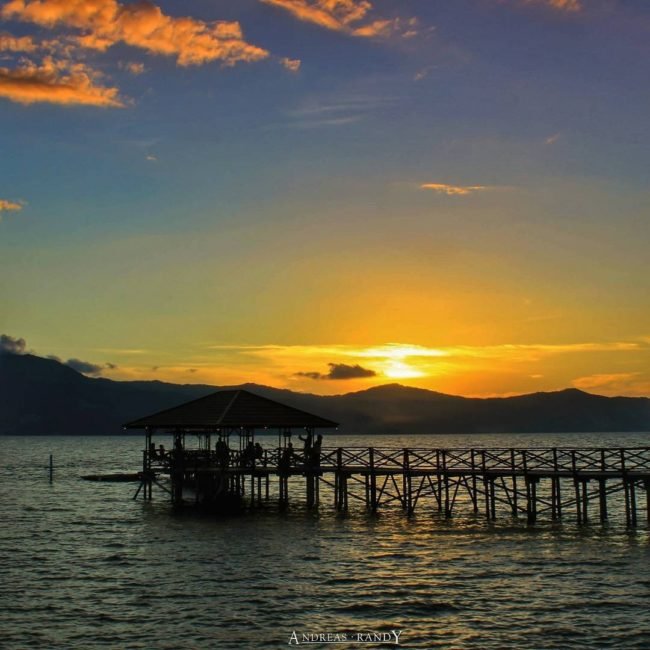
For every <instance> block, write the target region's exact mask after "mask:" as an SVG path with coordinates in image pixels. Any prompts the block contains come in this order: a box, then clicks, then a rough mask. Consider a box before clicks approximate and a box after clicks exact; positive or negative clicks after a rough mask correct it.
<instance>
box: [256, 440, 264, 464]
mask: <svg viewBox="0 0 650 650" xmlns="http://www.w3.org/2000/svg"><path fill="white" fill-rule="evenodd" d="M254 458H255V460H262V458H264V449H262V445H260V443H259V442H256V443H255V452H254Z"/></svg>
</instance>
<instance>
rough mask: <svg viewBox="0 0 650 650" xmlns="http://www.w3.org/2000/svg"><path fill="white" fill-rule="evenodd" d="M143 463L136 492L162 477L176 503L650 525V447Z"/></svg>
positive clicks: (211, 456)
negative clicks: (293, 503)
mask: <svg viewBox="0 0 650 650" xmlns="http://www.w3.org/2000/svg"><path fill="white" fill-rule="evenodd" d="M144 463H145V465H146V470H145V471H144V472H143V474H142V476H143V481H142V484H141V486H140V489H139V490H138V494H140V493H143V495H144V497H145V498H146V499H151V498H152V486H153V485H154V484H157V485H159V486H160V487H161V488H162V489H164V490H165V491H166V492H167V493H168V494H169V495H170V498H171V501H172V503H174V504H176V505H180V504H182V503H188V502H192V503H196V504H210V503H214V502H218V501H219V500H220V499H221V498H222V497H224V496H225V495H230V496H232V495H238V496H240V497H241V498H242V500H243V503H245V505H246V506H247V507H250V508H256V507H260V506H263V505H264V504H268V503H269V502H272V501H273V502H275V503H277V504H279V505H280V506H287V505H288V504H289V500H290V498H293V499H295V500H297V501H300V502H302V503H303V504H304V505H305V506H307V507H310V508H313V507H319V506H320V507H323V505H324V504H327V506H328V507H333V508H335V509H336V510H337V511H339V512H346V511H348V510H349V509H350V504H351V503H352V502H356V503H358V504H361V505H362V507H363V508H365V509H366V510H367V511H369V512H373V513H375V512H378V511H380V510H382V509H384V508H389V507H397V508H401V509H402V510H403V511H404V512H405V514H406V515H413V514H415V513H416V511H417V512H427V511H428V512H438V513H441V515H442V516H443V517H446V518H451V517H453V516H454V514H455V513H457V512H458V511H459V510H465V511H470V512H474V513H479V514H482V515H483V516H484V517H485V518H486V519H488V520H490V521H493V520H496V519H497V517H498V516H499V517H504V516H510V517H524V518H525V519H526V520H527V521H528V522H529V523H531V524H532V523H535V522H536V521H537V520H538V519H542V518H544V519H548V520H553V521H557V520H560V519H567V518H573V519H574V520H575V521H577V522H578V523H580V524H585V523H588V522H591V521H600V522H606V521H608V520H609V518H610V516H611V515H612V514H617V515H618V514H620V515H621V516H622V515H624V518H625V523H626V525H627V526H629V527H635V526H637V525H639V523H643V524H650V447H638V448H587V449H567V448H560V447H553V448H529V449H521V448H489V449H483V448H472V449H466V448H463V449H425V448H411V449H389V448H383V447H370V448H350V447H337V448H323V449H322V450H321V452H320V455H319V457H318V458H315V457H313V456H311V457H310V458H308V459H307V462H305V461H304V458H302V457H301V454H300V453H295V455H294V456H293V457H292V458H291V459H290V462H289V463H287V454H286V448H280V447H279V448H273V449H266V450H264V452H263V455H262V457H261V458H257V459H249V458H247V457H245V455H244V454H243V452H240V451H237V450H232V451H230V452H229V457H228V461H227V463H226V464H225V465H224V463H223V458H218V457H217V453H216V451H211V450H209V449H177V450H174V451H171V452H169V453H168V454H167V455H166V456H165V457H163V458H160V457H159V455H158V454H157V453H156V454H154V455H153V456H151V457H150V454H149V451H148V450H145V451H144ZM290 488H291V489H290ZM138 494H136V497H137V496H138ZM290 495H292V497H290Z"/></svg>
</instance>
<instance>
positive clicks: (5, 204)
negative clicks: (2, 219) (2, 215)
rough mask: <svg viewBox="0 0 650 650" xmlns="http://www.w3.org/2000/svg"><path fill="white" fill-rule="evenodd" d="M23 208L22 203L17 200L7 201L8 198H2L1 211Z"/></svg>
mask: <svg viewBox="0 0 650 650" xmlns="http://www.w3.org/2000/svg"><path fill="white" fill-rule="evenodd" d="M22 209H23V204H22V203H17V202H16V201H7V200H6V199H0V212H2V211H3V210H7V211H8V212H9V211H11V212H15V211H18V210H22Z"/></svg>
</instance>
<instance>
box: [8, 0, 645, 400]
mask: <svg viewBox="0 0 650 650" xmlns="http://www.w3.org/2000/svg"><path fill="white" fill-rule="evenodd" d="M215 21H223V22H219V23H216V22H215ZM649 35H650V8H649V7H648V6H647V4H646V3H643V2H641V1H640V0H638V1H636V0H627V1H626V0H457V1H455V2H442V1H440V2H437V1H434V0H427V1H424V0H402V1H399V2H397V1H396V0H392V1H388V0H386V1H385V2H379V1H375V2H372V3H370V2H363V1H355V0H267V1H266V2H265V1H263V0H244V1H238V2H225V1H216V0H210V1H208V0H201V1H190V2H183V3H178V2H159V3H157V4H150V3H140V4H138V5H136V4H135V3H129V2H123V3H117V2H115V0H92V1H88V2H74V1H72V2H62V0H41V1H40V2H36V0H9V1H6V2H0V120H2V124H3V127H4V128H3V129H2V130H1V131H0V150H1V151H2V152H3V155H2V157H1V158H0V217H1V218H2V221H1V222H0V255H1V256H2V260H3V261H2V277H3V280H4V281H3V282H2V283H1V284H0V292H1V294H0V295H1V297H2V303H3V308H2V311H1V312H0V331H3V332H5V333H6V334H8V335H10V336H12V337H22V338H25V339H26V340H27V343H28V346H29V348H30V349H33V350H35V351H36V352H38V353H42V354H55V355H58V356H60V357H61V358H64V359H65V358H78V359H84V360H86V359H87V360H89V361H91V362H93V363H94V364H97V367H98V368H100V367H101V368H102V372H103V374H105V375H106V376H110V377H112V378H116V379H129V378H162V379H167V380H173V381H206V382H208V381H209V382H211V383H226V382H233V383H236V382H237V381H247V380H257V381H263V382H265V383H272V384H274V385H282V386H288V387H291V388H295V389H299V390H310V391H314V392H342V391H347V390H350V389H356V388H363V387H366V386H369V385H373V384H374V383H382V382H384V381H387V380H393V379H398V380H400V381H403V382H406V383H409V382H410V383H413V384H414V385H421V386H426V387H430V388H435V389H437V390H446V391H449V392H457V393H463V394H480V395H482V394H510V393H516V392H525V391H528V390H536V389H540V390H552V389H557V388H562V387H564V386H566V385H575V386H578V387H584V388H586V389H590V390H594V391H595V392H604V393H607V394H614V393H625V394H647V393H648V392H649V390H650V378H649V377H648V374H647V371H646V370H645V368H646V367H647V361H648V356H649V355H648V346H649V342H650V338H649V337H650V331H649V329H648V316H649V313H648V312H649V309H648V300H647V295H648V289H649V288H650V287H649V286H648V285H649V284H650V283H649V281H648V279H647V278H648V273H647V260H646V257H647V252H646V251H647V244H648V199H649V193H648V169H650V165H649V164H648V163H649V162H650V161H649V160H648V151H650V147H649V145H650V141H649V140H650V129H649V128H648V118H647V114H648V106H649V105H650V102H649V100H650V90H649V87H648V84H647V79H648V73H649V72H650V62H649V57H648V54H649V49H650V38H648V36H649ZM251 346H253V347H254V350H255V352H254V353H252V352H251ZM391 346H392V347H391ZM549 346H555V347H554V348H553V351H549V350H550V349H551V348H549ZM576 346H578V347H576ZM470 349H471V350H472V351H473V352H472V354H467V350H470ZM368 350H372V351H374V352H375V353H376V354H375V356H368V353H367V352H368ZM396 350H399V351H400V352H396ZM522 350H523V351H524V352H522ZM532 350H535V351H536V352H535V353H533V352H531V351H532ZM278 351H279V352H278ZM405 351H406V352H405ZM439 353H441V354H439ZM520 353H521V354H520ZM443 357H444V359H446V360H447V363H442V362H441V361H440V360H441V359H442V358H443ZM468 358H470V359H472V361H471V362H469V361H467V359H468ZM359 359H361V360H365V363H366V366H365V368H366V369H371V370H373V371H374V372H375V375H372V376H369V375H368V373H365V374H362V375H360V376H359V377H357V378H355V377H351V378H349V379H348V380H345V381H344V380H341V381H319V380H317V379H313V378H311V379H310V378H309V377H306V376H305V375H304V373H309V372H311V373H320V374H321V375H325V374H326V372H327V368H328V367H329V366H328V364H351V365H354V364H353V363H352V361H351V360H354V361H355V363H356V361H358V360H359ZM479 360H480V361H479ZM105 364H111V365H114V366H116V367H114V368H112V367H111V368H106V367H105ZM391 364H393V365H392V366H391ZM394 364H401V365H394ZM391 368H392V370H391ZM98 372H99V371H98ZM301 373H303V374H301Z"/></svg>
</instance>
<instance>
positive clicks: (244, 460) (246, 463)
mask: <svg viewBox="0 0 650 650" xmlns="http://www.w3.org/2000/svg"><path fill="white" fill-rule="evenodd" d="M254 465H255V447H254V445H253V442H252V441H250V440H249V442H248V444H247V445H246V448H245V449H244V451H242V453H241V466H242V467H253V466H254Z"/></svg>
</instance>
